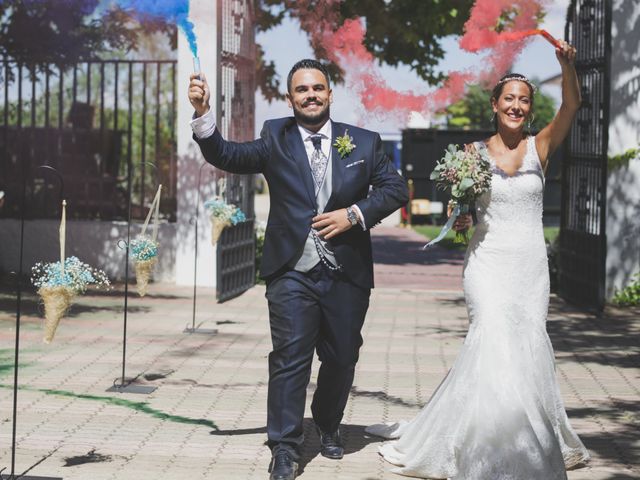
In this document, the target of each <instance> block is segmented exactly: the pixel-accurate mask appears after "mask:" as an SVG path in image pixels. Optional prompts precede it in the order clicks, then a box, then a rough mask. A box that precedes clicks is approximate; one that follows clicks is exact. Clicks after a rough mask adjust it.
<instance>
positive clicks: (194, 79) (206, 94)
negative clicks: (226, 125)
mask: <svg viewBox="0 0 640 480" xmlns="http://www.w3.org/2000/svg"><path fill="white" fill-rule="evenodd" d="M210 97H211V92H210V91H209V84H208V83H207V78H206V77H205V76H204V73H192V74H191V77H190V81H189V101H190V102H191V105H193V108H194V109H195V111H196V116H198V117H201V116H202V115H204V114H205V113H207V112H208V111H209V98H210Z"/></svg>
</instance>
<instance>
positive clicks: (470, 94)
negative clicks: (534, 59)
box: [444, 82, 556, 131]
mask: <svg viewBox="0 0 640 480" xmlns="http://www.w3.org/2000/svg"><path fill="white" fill-rule="evenodd" d="M534 83H535V82H534ZM490 99H491V90H486V89H483V88H482V87H480V86H479V85H471V86H469V89H468V90H467V93H466V95H465V97H464V98H463V99H462V100H460V101H459V102H456V103H454V104H452V105H450V106H449V107H447V109H446V110H445V112H444V115H445V116H446V120H447V122H446V125H447V127H449V128H464V129H479V130H492V129H493V121H492V111H491V100H490ZM555 109H556V106H555V100H554V99H553V97H551V96H549V95H546V94H544V93H542V92H540V91H537V92H536V94H535V97H534V107H533V111H534V114H535V116H534V121H533V122H532V124H531V129H532V130H534V131H539V130H540V129H542V128H544V127H545V126H546V125H547V124H548V123H549V122H550V121H551V120H552V119H553V117H554V115H555Z"/></svg>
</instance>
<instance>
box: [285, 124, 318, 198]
mask: <svg viewBox="0 0 640 480" xmlns="http://www.w3.org/2000/svg"><path fill="white" fill-rule="evenodd" d="M285 139H286V142H287V148H288V149H289V154H290V155H291V156H292V157H293V159H294V161H295V162H296V164H297V165H298V170H299V172H300V178H301V179H302V181H303V183H304V186H305V188H306V190H307V194H308V195H309V200H310V201H311V204H312V205H315V204H316V195H315V192H314V189H313V177H312V175H311V168H310V167H309V158H308V157H307V151H306V150H305V148H304V144H303V143H302V137H301V136H300V131H299V130H298V125H297V123H296V122H295V121H292V122H291V124H290V125H289V126H288V127H287V128H286V130H285Z"/></svg>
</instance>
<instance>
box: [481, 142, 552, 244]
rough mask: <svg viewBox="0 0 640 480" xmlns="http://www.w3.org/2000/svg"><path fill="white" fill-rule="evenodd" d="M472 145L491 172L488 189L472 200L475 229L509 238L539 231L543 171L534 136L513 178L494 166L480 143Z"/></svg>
mask: <svg viewBox="0 0 640 480" xmlns="http://www.w3.org/2000/svg"><path fill="white" fill-rule="evenodd" d="M475 145H476V148H477V149H478V151H479V152H480V153H481V154H482V155H484V156H485V157H486V158H487V159H488V160H489V162H490V164H491V169H492V172H493V176H492V179H491V190H490V191H488V192H486V193H485V194H483V195H482V196H480V198H478V199H477V200H476V214H477V221H478V224H477V226H476V228H480V229H485V230H487V231H495V232H496V233H500V234H501V235H503V234H507V235H508V236H510V237H519V236H520V234H524V235H530V233H531V230H532V229H539V230H542V200H543V193H544V172H543V171H542V166H541V164H540V158H539V157H538V152H537V150H536V142H535V137H533V136H530V137H528V139H527V152H526V154H525V156H524V158H523V160H522V165H521V167H520V168H519V169H518V171H517V172H516V173H514V174H513V175H508V174H507V173H505V172H504V171H503V170H502V169H501V168H500V167H498V166H497V165H496V162H495V160H494V159H493V158H491V155H490V154H489V151H488V150H487V146H486V144H485V143H484V142H476V144H475Z"/></svg>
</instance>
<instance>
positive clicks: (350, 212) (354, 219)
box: [347, 207, 358, 227]
mask: <svg viewBox="0 0 640 480" xmlns="http://www.w3.org/2000/svg"><path fill="white" fill-rule="evenodd" d="M347 219H348V220H349V222H351V226H352V227H354V226H355V225H356V224H357V223H358V214H357V213H356V211H355V210H354V209H353V207H347Z"/></svg>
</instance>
